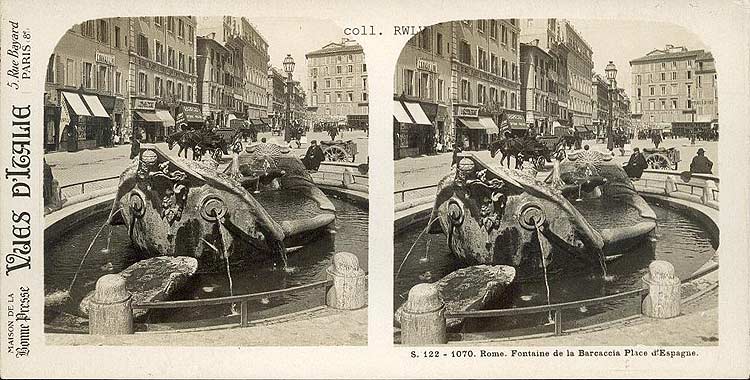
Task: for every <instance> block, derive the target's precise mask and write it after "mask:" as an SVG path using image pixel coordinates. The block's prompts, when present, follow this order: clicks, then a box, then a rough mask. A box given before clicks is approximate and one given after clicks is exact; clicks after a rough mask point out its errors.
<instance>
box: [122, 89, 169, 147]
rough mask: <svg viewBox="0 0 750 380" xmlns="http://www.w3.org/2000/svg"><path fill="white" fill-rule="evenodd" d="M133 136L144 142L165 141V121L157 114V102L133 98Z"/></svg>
mask: <svg viewBox="0 0 750 380" xmlns="http://www.w3.org/2000/svg"><path fill="white" fill-rule="evenodd" d="M131 109H132V110H133V135H134V136H135V137H136V138H138V139H139V140H140V141H142V142H149V143H153V142H157V141H163V140H164V136H165V133H166V128H165V127H164V120H162V119H161V118H160V117H159V116H158V115H157V114H156V100H153V99H144V98H133V106H132V107H131Z"/></svg>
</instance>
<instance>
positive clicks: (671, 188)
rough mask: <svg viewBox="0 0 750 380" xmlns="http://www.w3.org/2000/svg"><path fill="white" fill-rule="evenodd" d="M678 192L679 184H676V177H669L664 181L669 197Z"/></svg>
mask: <svg viewBox="0 0 750 380" xmlns="http://www.w3.org/2000/svg"><path fill="white" fill-rule="evenodd" d="M675 191H677V183H675V180H674V176H671V175H668V176H667V179H666V180H665V181H664V192H665V193H666V194H667V195H669V194H670V193H674V192H675Z"/></svg>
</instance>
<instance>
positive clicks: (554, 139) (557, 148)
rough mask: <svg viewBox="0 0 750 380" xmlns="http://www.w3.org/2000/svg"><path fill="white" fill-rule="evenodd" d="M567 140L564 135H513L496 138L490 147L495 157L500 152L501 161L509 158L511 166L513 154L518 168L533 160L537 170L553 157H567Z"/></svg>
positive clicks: (491, 153)
mask: <svg viewBox="0 0 750 380" xmlns="http://www.w3.org/2000/svg"><path fill="white" fill-rule="evenodd" d="M565 141H566V140H565V137H564V136H539V137H537V138H533V137H530V136H524V137H512V138H506V139H500V140H495V141H493V142H492V143H490V146H489V148H490V155H491V156H492V157H493V158H494V157H495V156H496V155H497V154H498V153H500V154H501V155H502V158H501V159H500V162H501V163H502V162H503V160H505V159H507V160H508V166H509V167H510V157H511V156H512V157H515V158H516V168H520V167H521V163H522V162H523V161H526V160H531V162H532V163H533V164H534V167H535V168H536V169H537V170H542V169H544V166H545V164H546V163H547V162H552V159H553V158H557V159H558V160H562V159H564V158H565Z"/></svg>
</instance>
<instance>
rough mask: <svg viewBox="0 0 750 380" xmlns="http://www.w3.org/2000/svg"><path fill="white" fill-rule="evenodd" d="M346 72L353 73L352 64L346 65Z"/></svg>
mask: <svg viewBox="0 0 750 380" xmlns="http://www.w3.org/2000/svg"><path fill="white" fill-rule="evenodd" d="M346 72H347V73H353V72H354V65H348V66H346Z"/></svg>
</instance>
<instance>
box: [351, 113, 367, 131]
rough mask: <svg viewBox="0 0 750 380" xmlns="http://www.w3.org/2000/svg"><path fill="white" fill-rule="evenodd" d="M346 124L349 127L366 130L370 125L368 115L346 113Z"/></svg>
mask: <svg viewBox="0 0 750 380" xmlns="http://www.w3.org/2000/svg"><path fill="white" fill-rule="evenodd" d="M346 124H347V125H348V126H349V128H352V129H361V130H363V131H366V130H367V129H368V128H369V127H370V119H369V115H346Z"/></svg>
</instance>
